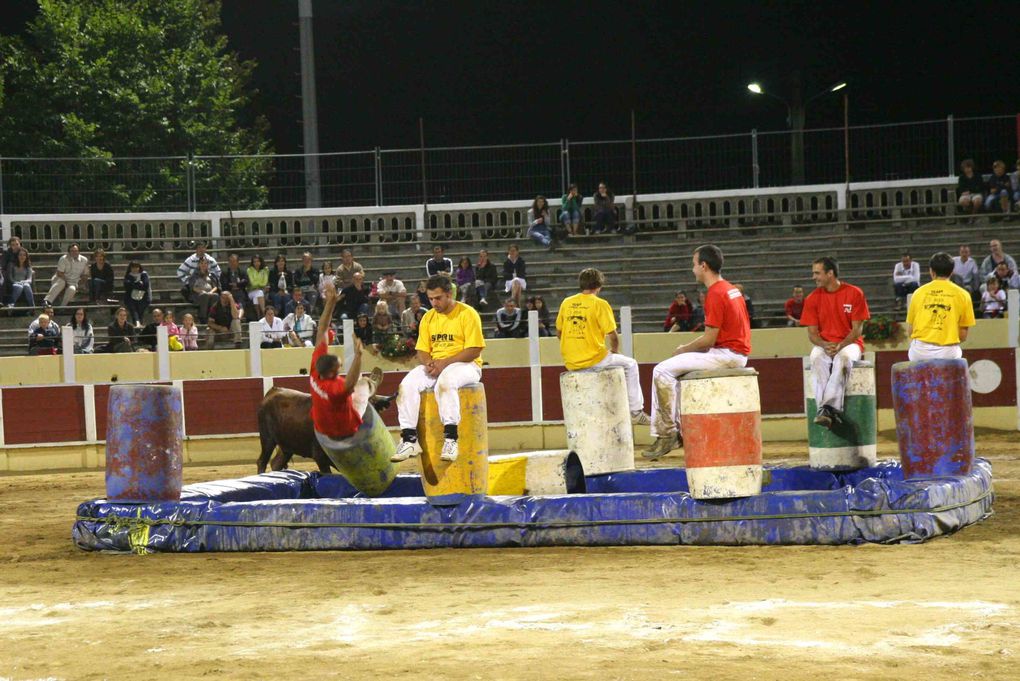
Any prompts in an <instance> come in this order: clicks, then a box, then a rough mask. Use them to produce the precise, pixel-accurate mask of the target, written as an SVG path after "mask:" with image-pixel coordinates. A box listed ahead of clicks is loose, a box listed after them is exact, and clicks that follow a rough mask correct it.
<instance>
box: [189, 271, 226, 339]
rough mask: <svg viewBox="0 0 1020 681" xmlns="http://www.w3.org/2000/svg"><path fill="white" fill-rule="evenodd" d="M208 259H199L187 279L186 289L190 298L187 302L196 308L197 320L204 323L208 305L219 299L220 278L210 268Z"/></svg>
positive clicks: (206, 317)
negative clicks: (196, 267)
mask: <svg viewBox="0 0 1020 681" xmlns="http://www.w3.org/2000/svg"><path fill="white" fill-rule="evenodd" d="M210 267H211V265H210V264H209V261H208V260H199V261H198V269H197V270H195V273H194V274H192V275H191V279H189V280H188V291H189V292H190V293H191V298H190V299H189V301H188V302H190V303H191V304H193V305H195V306H196V307H197V308H198V322H199V323H200V324H205V323H206V320H207V319H208V318H209V307H210V306H211V305H212V304H213V303H215V302H216V301H217V300H219V297H220V280H219V277H217V276H216V275H215V274H213V272H212V270H210V269H209V268H210Z"/></svg>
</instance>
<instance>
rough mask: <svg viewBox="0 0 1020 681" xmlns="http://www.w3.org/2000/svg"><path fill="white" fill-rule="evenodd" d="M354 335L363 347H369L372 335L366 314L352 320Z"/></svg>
mask: <svg viewBox="0 0 1020 681" xmlns="http://www.w3.org/2000/svg"><path fill="white" fill-rule="evenodd" d="M354 335H355V337H356V338H357V339H358V340H360V341H361V343H362V344H363V345H365V346H369V345H371V344H372V339H373V335H374V334H373V332H372V324H371V323H370V322H369V320H368V315H367V314H365V313H360V314H359V315H358V316H357V318H356V319H355V320H354Z"/></svg>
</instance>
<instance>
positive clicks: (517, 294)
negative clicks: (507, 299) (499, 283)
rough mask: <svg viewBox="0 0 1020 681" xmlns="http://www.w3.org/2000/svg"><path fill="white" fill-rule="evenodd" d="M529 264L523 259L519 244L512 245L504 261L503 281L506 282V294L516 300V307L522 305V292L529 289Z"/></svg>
mask: <svg viewBox="0 0 1020 681" xmlns="http://www.w3.org/2000/svg"><path fill="white" fill-rule="evenodd" d="M527 276H528V272H527V263H525V262H524V258H522V257H521V251H520V249H519V248H517V244H510V248H508V249H507V252H506V260H504V261H503V279H504V280H505V281H506V293H509V294H510V296H511V297H512V298H513V299H514V305H515V306H519V305H520V304H521V292H522V291H526V290H527V289H528V281H527Z"/></svg>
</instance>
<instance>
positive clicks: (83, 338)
mask: <svg viewBox="0 0 1020 681" xmlns="http://www.w3.org/2000/svg"><path fill="white" fill-rule="evenodd" d="M67 325H68V326H70V327H71V333H73V334H74V354H76V355H91V354H92V349H93V347H92V346H93V343H94V342H95V340H96V335H95V333H94V332H93V331H92V322H90V321H89V314H88V312H86V311H85V308H84V307H79V308H78V309H76V310H75V311H74V314H72V315H71V320H70V321H69V322H68V323H67Z"/></svg>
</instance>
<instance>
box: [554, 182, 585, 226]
mask: <svg viewBox="0 0 1020 681" xmlns="http://www.w3.org/2000/svg"><path fill="white" fill-rule="evenodd" d="M583 203H584V197H582V196H581V192H579V191H578V190H577V185H576V184H572V185H570V186H569V187H567V193H566V194H564V195H563V198H562V199H560V222H562V223H563V226H564V227H566V228H567V233H568V235H569V236H578V235H579V234H580V233H581V205H582V204H583Z"/></svg>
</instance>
